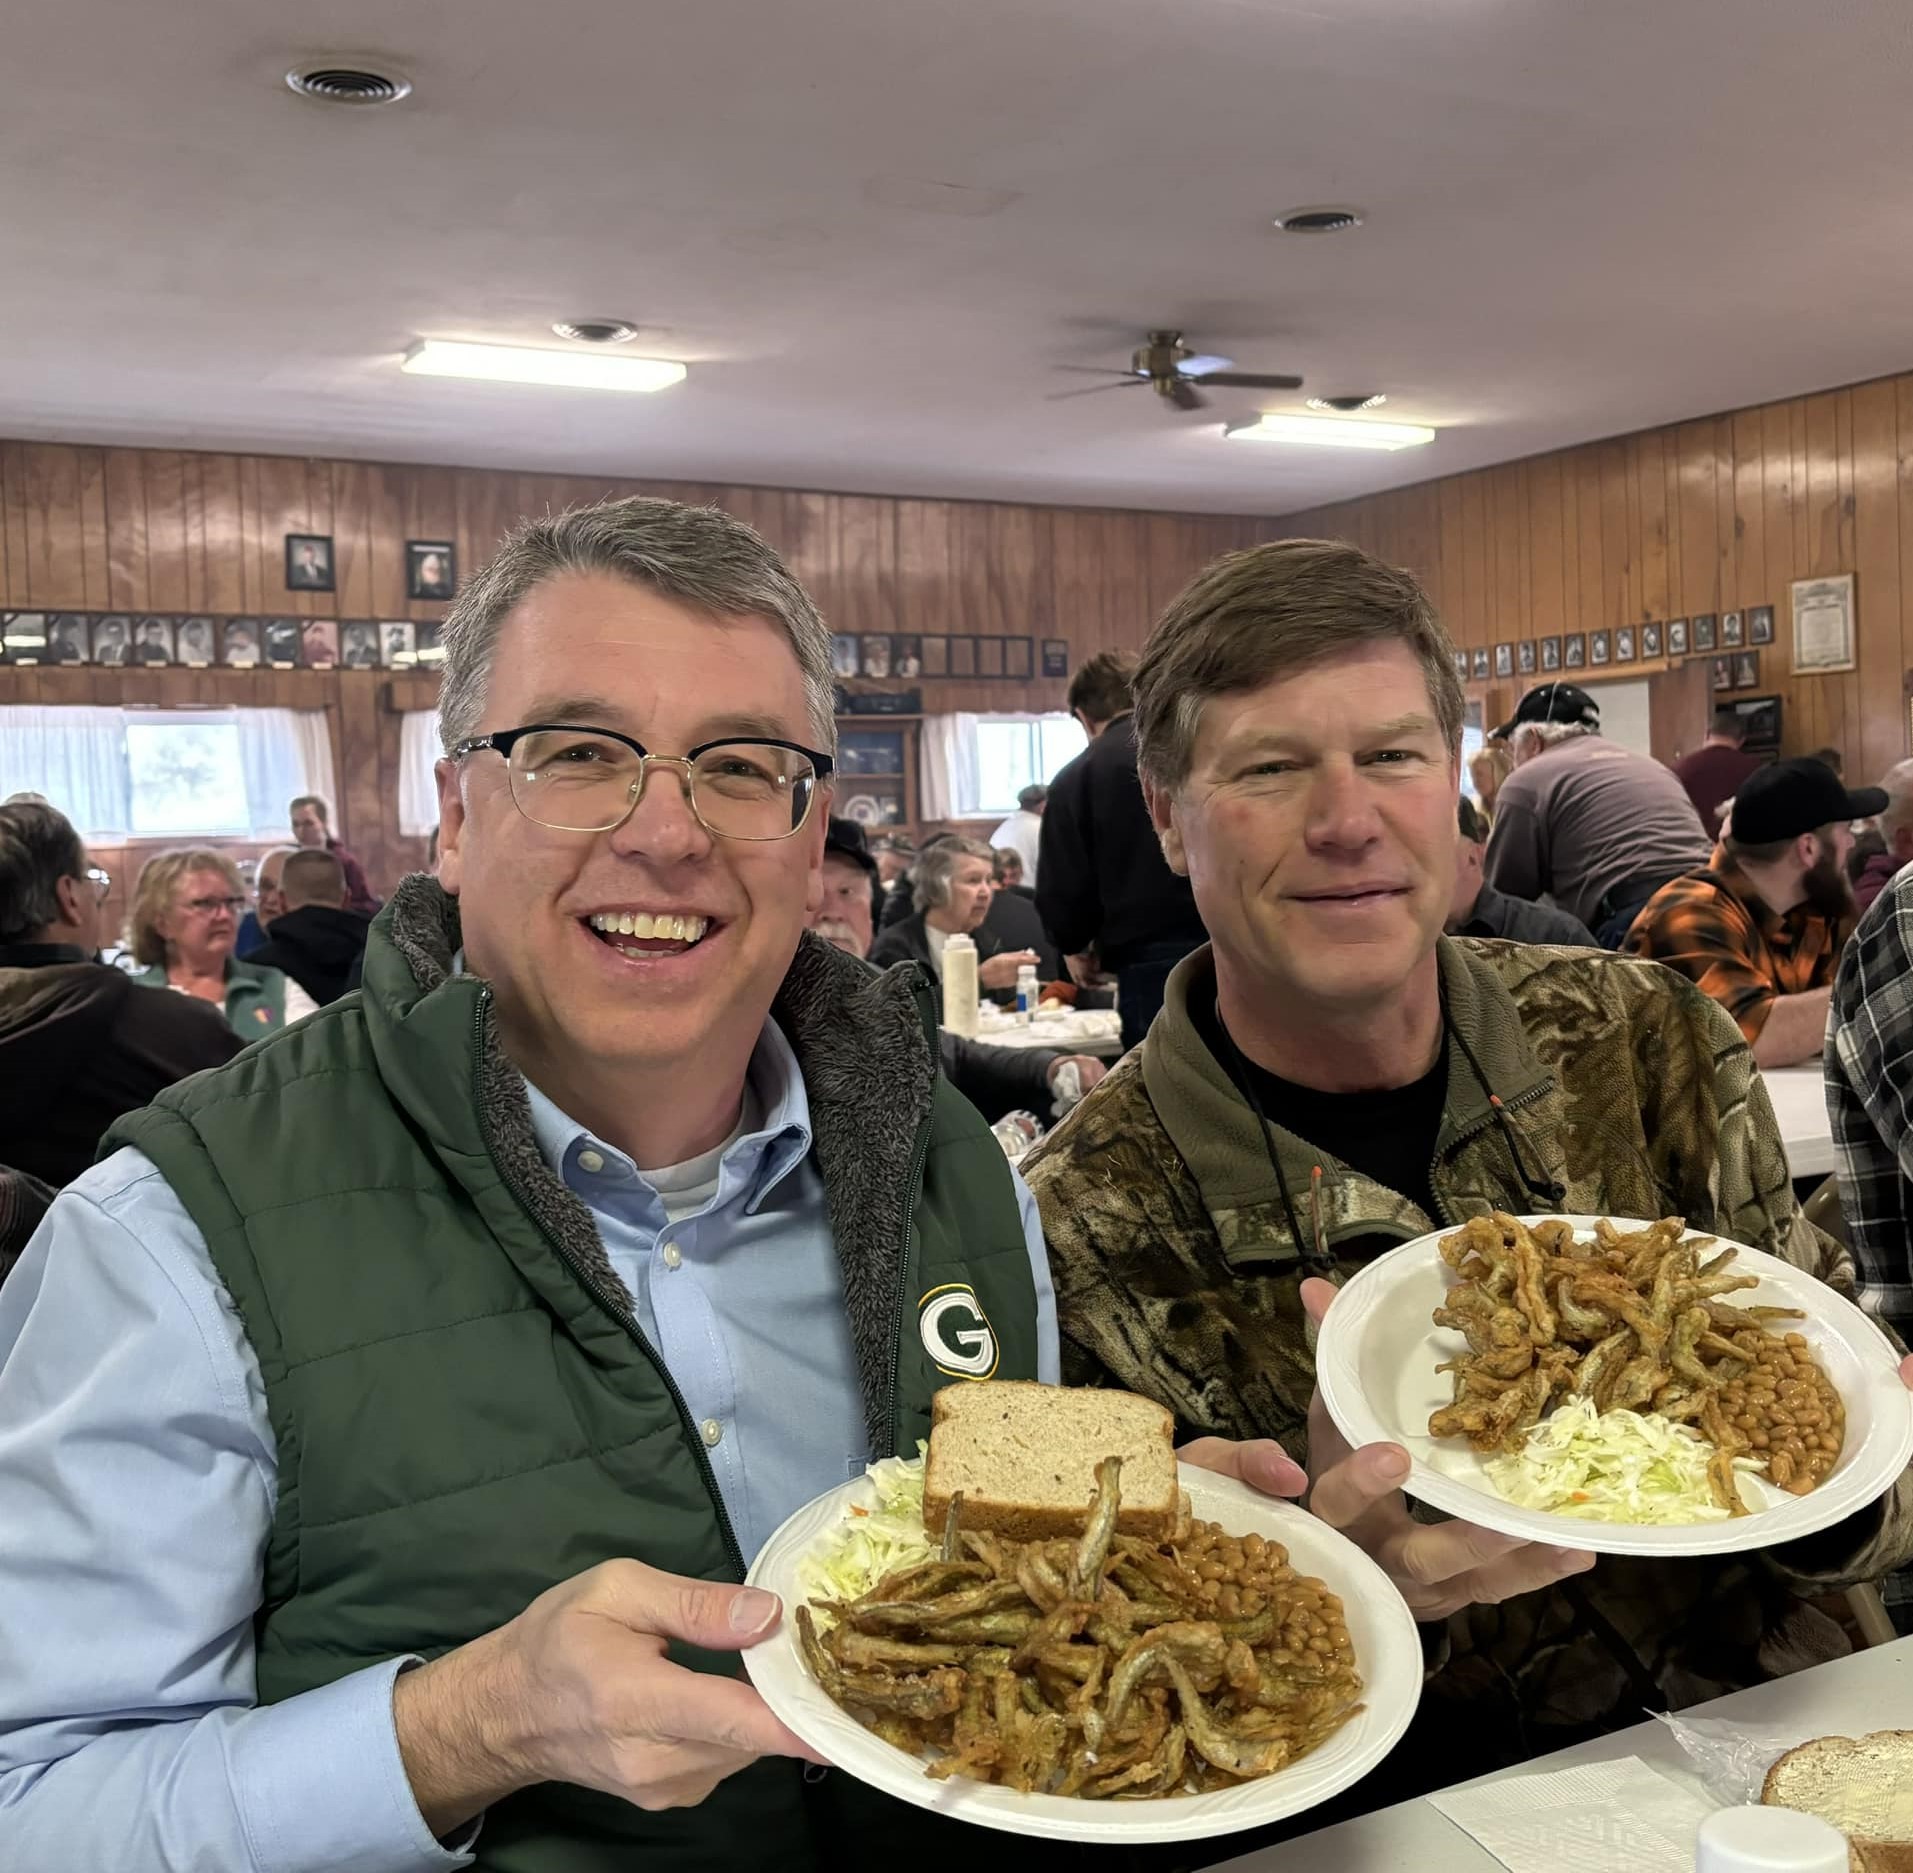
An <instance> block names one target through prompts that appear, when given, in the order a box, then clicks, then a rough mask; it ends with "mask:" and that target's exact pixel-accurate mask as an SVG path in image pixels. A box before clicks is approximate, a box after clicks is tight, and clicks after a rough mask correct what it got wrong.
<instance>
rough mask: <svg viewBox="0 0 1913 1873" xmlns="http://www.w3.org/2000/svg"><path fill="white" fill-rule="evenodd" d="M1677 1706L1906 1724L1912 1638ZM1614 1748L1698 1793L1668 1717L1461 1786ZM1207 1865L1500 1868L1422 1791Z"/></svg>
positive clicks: (1488, 1871)
mask: <svg viewBox="0 0 1913 1873" xmlns="http://www.w3.org/2000/svg"><path fill="white" fill-rule="evenodd" d="M1682 1715H1684V1716H1689V1717H1724V1718H1727V1719H1730V1720H1732V1721H1735V1722H1741V1723H1750V1724H1757V1725H1760V1726H1763V1727H1771V1728H1775V1729H1788V1730H1791V1729H1797V1730H1798V1731H1799V1732H1800V1734H1801V1736H1802V1738H1803V1739H1804V1738H1806V1737H1810V1736H1827V1735H1832V1736H1840V1735H1845V1736H1857V1735H1862V1734H1864V1733H1865V1732H1866V1731H1869V1730H1896V1729H1905V1728H1913V1639H1902V1640H1900V1641H1899V1642H1898V1643H1897V1644H1895V1645H1881V1646H1874V1647H1872V1648H1871V1649H1870V1650H1868V1651H1865V1652H1858V1653H1855V1654H1854V1655H1853V1656H1852V1657H1851V1658H1843V1659H1836V1660H1835V1661H1834V1662H1833V1663H1832V1664H1831V1665H1818V1666H1815V1667H1814V1669H1813V1670H1811V1671H1802V1672H1796V1673H1795V1674H1794V1675H1793V1676H1792V1677H1790V1678H1777V1679H1775V1680H1774V1681H1773V1682H1772V1683H1770V1684H1762V1685H1756V1686H1755V1687H1754V1688H1753V1689H1752V1690H1751V1691H1737V1692H1735V1693H1734V1695H1733V1696H1732V1697H1723V1698H1717V1699H1716V1700H1715V1701H1714V1702H1713V1703H1711V1704H1701V1705H1697V1706H1695V1708H1694V1709H1692V1710H1689V1711H1685V1712H1683V1713H1682ZM1622 1756H1638V1757H1639V1758H1640V1759H1641V1761H1643V1762H1644V1763H1646V1764H1647V1765H1648V1767H1649V1768H1651V1769H1653V1770H1654V1771H1656V1772H1657V1773H1658V1774H1661V1775H1665V1776H1667V1777H1668V1778H1669V1779H1670V1780H1672V1781H1675V1782H1678V1783H1680V1784H1681V1786H1682V1787H1684V1788H1688V1789H1692V1790H1693V1791H1694V1792H1695V1793H1696V1794H1698V1795H1702V1796H1706V1790H1705V1789H1704V1788H1703V1787H1702V1785H1701V1781H1700V1778H1699V1777H1698V1776H1697V1775H1695V1774H1694V1773H1693V1770H1692V1768H1691V1766H1690V1765H1689V1762H1688V1759H1687V1757H1686V1756H1685V1755H1684V1754H1683V1753H1682V1751H1681V1748H1680V1746H1679V1745H1678V1744H1677V1743H1676V1742H1675V1741H1674V1739H1673V1737H1672V1736H1671V1735H1670V1734H1669V1733H1668V1730H1667V1726H1666V1725H1665V1724H1659V1723H1643V1724H1636V1725H1635V1726H1634V1727H1633V1728H1632V1729H1627V1730H1617V1731H1616V1732H1615V1733H1614V1734H1613V1735H1612V1736H1605V1737H1602V1738H1601V1739H1600V1740H1599V1741H1598V1742H1594V1743H1582V1744H1580V1745H1578V1746H1577V1747H1576V1748H1574V1749H1564V1750H1561V1751H1560V1752H1558V1753H1557V1754H1556V1755H1553V1756H1542V1757H1538V1758H1537V1759H1536V1760H1535V1761H1533V1762H1530V1763H1523V1764H1521V1765H1520V1766H1519V1767H1518V1768H1514V1769H1503V1770H1500V1771H1498V1772H1497V1773H1496V1774H1494V1775H1489V1776H1482V1777H1481V1778H1480V1779H1479V1782H1469V1783H1464V1784H1462V1786H1463V1787H1466V1788H1475V1787H1478V1786H1480V1785H1481V1784H1482V1783H1487V1782H1505V1781H1506V1780H1508V1778H1509V1777H1511V1776H1520V1775H1534V1774H1538V1773H1541V1772H1543V1771H1546V1770H1551V1769H1567V1768H1571V1767H1573V1766H1574V1765H1576V1764H1578V1763H1590V1762H1612V1761H1614V1760H1615V1759H1616V1758H1618V1757H1622ZM1709 1799H1711V1798H1709ZM1215 1866H1216V1869H1217V1873H1224V1870H1225V1869H1229V1870H1231V1873H1409V1870H1412V1873H1501V1863H1500V1861H1498V1860H1497V1859H1496V1858H1495V1857H1494V1856H1493V1855H1492V1854H1491V1853H1489V1852H1488V1850H1487V1849H1486V1848H1485V1847H1478V1846H1476V1844H1475V1842H1474V1841H1473V1839H1472V1838H1471V1837H1470V1836H1468V1835H1466V1834H1464V1833H1463V1832H1462V1831H1461V1829H1460V1828H1458V1827H1456V1826H1455V1824H1454V1823H1453V1822H1452V1821H1450V1820H1449V1819H1448V1818H1447V1817H1446V1816H1445V1815H1443V1814H1442V1813H1441V1812H1440V1810H1438V1809H1436V1808H1434V1807H1432V1806H1430V1804H1429V1803H1428V1802H1426V1801H1405V1802H1402V1803H1400V1804H1399V1805H1397V1806H1396V1807H1393V1808H1383V1809H1379V1810H1378V1811H1377V1812H1376V1813H1374V1814H1368V1815H1363V1816H1362V1817H1361V1818H1360V1819H1359V1820H1355V1821H1344V1822H1342V1823H1341V1824H1340V1825H1339V1826H1337V1827H1329V1828H1323V1829H1322V1830H1321V1832H1319V1833H1316V1834H1308V1835H1304V1836H1303V1837H1302V1838H1301V1839H1300V1840H1292V1841H1285V1842H1283V1843H1282V1844H1281V1845H1280V1846H1276V1847H1264V1848H1261V1849H1259V1850H1258V1851H1257V1852H1255V1853H1252V1854H1243V1855H1240V1856H1238V1857H1237V1858H1236V1859H1233V1860H1225V1861H1218V1862H1216V1863H1215Z"/></svg>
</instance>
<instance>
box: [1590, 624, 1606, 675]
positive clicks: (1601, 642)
mask: <svg viewBox="0 0 1913 1873" xmlns="http://www.w3.org/2000/svg"><path fill="white" fill-rule="evenodd" d="M1608 643H1609V640H1608V634H1607V632H1605V631H1592V632H1590V633H1589V634H1588V662H1589V663H1591V664H1593V665H1594V666H1595V667H1596V668H1597V669H1598V668H1599V667H1600V666H1601V665H1602V664H1604V663H1607V662H1609V661H1610V658H1609V656H1608Z"/></svg>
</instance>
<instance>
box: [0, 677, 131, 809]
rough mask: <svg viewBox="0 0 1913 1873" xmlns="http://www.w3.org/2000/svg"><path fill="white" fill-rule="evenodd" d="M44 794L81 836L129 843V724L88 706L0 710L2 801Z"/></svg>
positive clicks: (29, 705)
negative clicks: (127, 740)
mask: <svg viewBox="0 0 1913 1873" xmlns="http://www.w3.org/2000/svg"><path fill="white" fill-rule="evenodd" d="M16 793H38V794H44V795H45V796H46V797H47V798H48V799H49V800H51V801H52V802H53V804H54V805H55V806H57V807H58V808H59V809H60V811H61V812H63V813H65V814H66V815H67V817H68V818H69V819H71V820H72V821H73V823H74V825H75V826H77V827H78V828H79V829H80V831H81V832H83V833H90V834H92V835H93V836H94V837H96V838H101V837H105V838H124V837H125V836H126V834H127V832H128V831H129V829H130V828H131V826H132V823H133V787H132V778H131V775H130V773H129V771H128V769H127V765H126V718H125V716H124V715H123V714H122V713H121V712H120V711H119V710H118V709H95V708H89V707H87V706H85V705H84V704H81V705H75V706H73V707H70V708H69V707H63V706H55V707H46V706H41V705H38V704H34V703H21V704H18V705H15V706H14V707H11V708H5V709H0V800H4V799H6V798H7V797H8V796H9V795H11V794H16Z"/></svg>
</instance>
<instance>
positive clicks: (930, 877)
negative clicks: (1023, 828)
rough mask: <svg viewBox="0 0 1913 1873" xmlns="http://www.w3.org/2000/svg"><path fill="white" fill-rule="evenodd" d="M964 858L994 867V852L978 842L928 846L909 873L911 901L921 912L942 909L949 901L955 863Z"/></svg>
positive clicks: (951, 842) (964, 840) (959, 840)
mask: <svg viewBox="0 0 1913 1873" xmlns="http://www.w3.org/2000/svg"><path fill="white" fill-rule="evenodd" d="M964 858H980V859H982V860H983V862H984V863H985V864H987V865H990V866H991V867H992V868H994V866H995V861H996V853H995V852H994V850H993V849H992V848H991V847H989V846H987V845H985V844H984V843H983V841H982V840H981V839H945V840H944V841H943V842H942V843H941V844H939V845H933V846H929V847H927V848H926V849H925V850H924V853H923V856H922V857H921V858H919V859H918V860H917V869H916V870H915V872H913V873H912V874H911V886H910V902H911V903H912V904H913V905H915V906H916V908H917V909H918V910H920V911H922V910H941V909H942V908H943V907H944V905H946V904H947V903H949V901H950V881H951V879H952V878H954V877H955V876H956V868H957V860H958V859H964Z"/></svg>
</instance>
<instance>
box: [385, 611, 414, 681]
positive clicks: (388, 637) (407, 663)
mask: <svg viewBox="0 0 1913 1873" xmlns="http://www.w3.org/2000/svg"><path fill="white" fill-rule="evenodd" d="M379 661H380V662H381V663H382V664H383V665H384V666H385V667H386V668H387V669H388V670H409V669H411V667H412V666H413V665H414V664H415V663H417V662H418V640H417V638H416V637H415V636H414V634H413V631H412V621H411V619H410V618H389V619H387V620H386V621H385V623H383V624H381V625H380V626H379Z"/></svg>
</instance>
